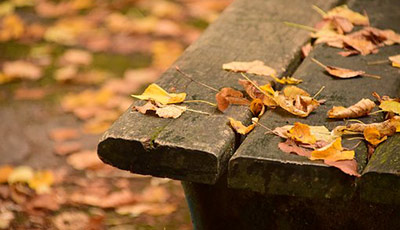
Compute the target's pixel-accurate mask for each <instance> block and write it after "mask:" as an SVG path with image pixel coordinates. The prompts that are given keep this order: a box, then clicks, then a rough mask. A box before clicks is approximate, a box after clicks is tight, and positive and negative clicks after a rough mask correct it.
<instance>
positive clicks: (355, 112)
mask: <svg viewBox="0 0 400 230" xmlns="http://www.w3.org/2000/svg"><path fill="white" fill-rule="evenodd" d="M373 108H375V103H374V102H373V101H371V100H370V99H365V98H363V99H361V100H360V101H359V102H357V103H356V104H354V105H352V106H350V107H348V108H345V107H343V106H334V107H333V108H332V109H331V110H329V111H328V117H329V118H337V119H341V118H357V117H363V116H366V115H368V114H369V113H370V112H371V110H372V109H373Z"/></svg>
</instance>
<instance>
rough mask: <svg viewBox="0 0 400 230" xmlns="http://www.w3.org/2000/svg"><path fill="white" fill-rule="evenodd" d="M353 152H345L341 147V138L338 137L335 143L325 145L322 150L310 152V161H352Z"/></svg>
mask: <svg viewBox="0 0 400 230" xmlns="http://www.w3.org/2000/svg"><path fill="white" fill-rule="evenodd" d="M354 155H355V153H354V151H353V150H351V151H345V150H343V147H342V138H341V137H338V138H336V140H335V141H333V142H332V143H330V144H329V145H326V146H325V147H323V148H320V149H317V150H314V151H312V152H311V157H310V159H311V160H329V161H340V160H352V159H354Z"/></svg>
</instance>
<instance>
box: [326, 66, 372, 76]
mask: <svg viewBox="0 0 400 230" xmlns="http://www.w3.org/2000/svg"><path fill="white" fill-rule="evenodd" d="M325 70H326V71H327V72H328V73H329V74H330V75H332V76H334V77H339V78H352V77H357V76H359V75H362V74H364V73H365V72H364V71H361V70H351V69H345V68H340V67H335V66H326V68H325Z"/></svg>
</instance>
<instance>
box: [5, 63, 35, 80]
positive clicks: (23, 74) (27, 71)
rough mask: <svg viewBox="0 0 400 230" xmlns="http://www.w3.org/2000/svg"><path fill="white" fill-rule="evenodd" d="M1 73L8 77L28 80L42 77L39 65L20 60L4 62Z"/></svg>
mask: <svg viewBox="0 0 400 230" xmlns="http://www.w3.org/2000/svg"><path fill="white" fill-rule="evenodd" d="M3 73H4V74H5V75H7V76H8V77H12V78H20V79H29V80H38V79H40V78H41V77H42V70H41V68H40V67H38V66H36V65H34V64H32V63H30V62H27V61H22V60H19V61H12V62H10V61H9V62H4V64H3Z"/></svg>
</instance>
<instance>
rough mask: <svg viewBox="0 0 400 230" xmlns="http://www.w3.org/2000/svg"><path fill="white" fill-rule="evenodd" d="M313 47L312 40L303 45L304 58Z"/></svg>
mask: <svg viewBox="0 0 400 230" xmlns="http://www.w3.org/2000/svg"><path fill="white" fill-rule="evenodd" d="M312 49H313V46H312V45H311V42H308V43H307V44H305V45H304V46H302V47H301V54H302V55H303V58H305V57H307V56H308V54H310V52H311V50H312Z"/></svg>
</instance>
